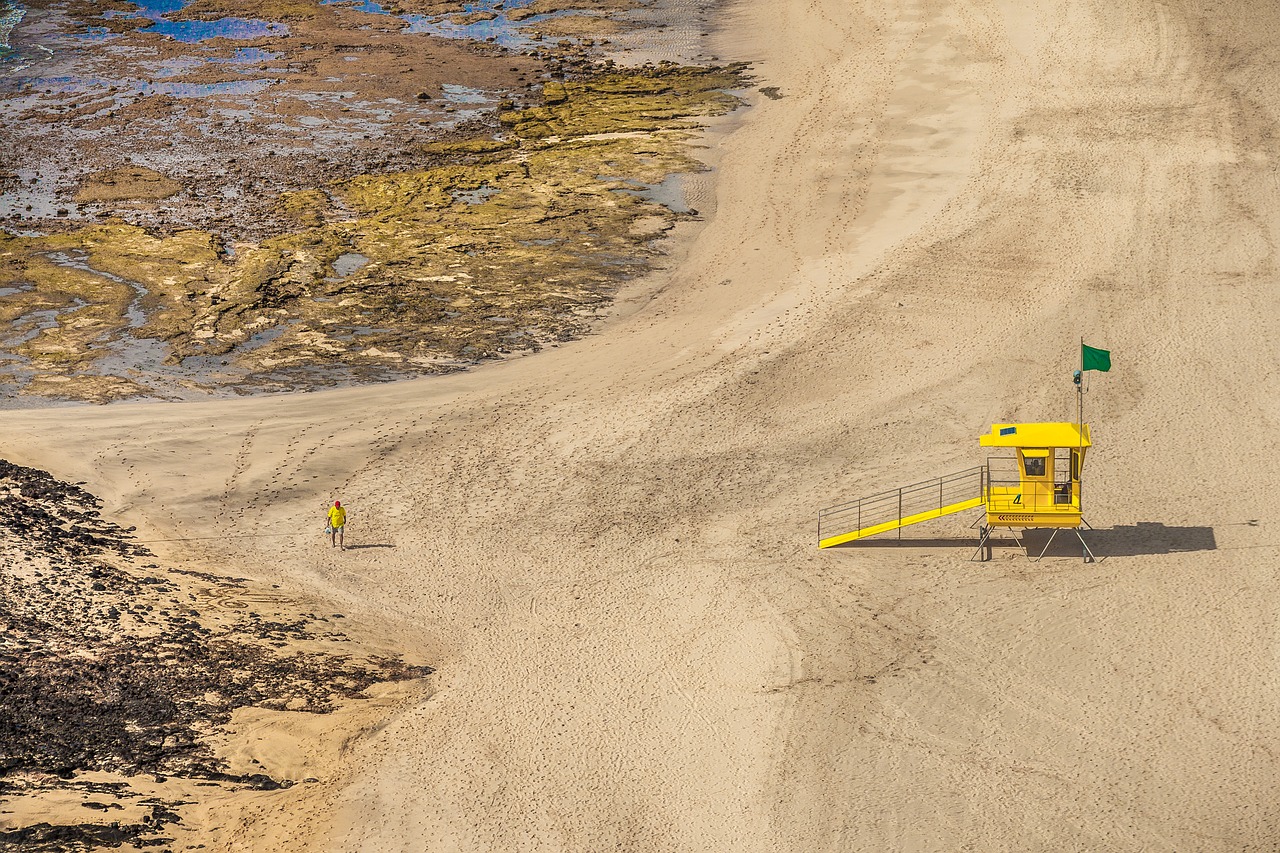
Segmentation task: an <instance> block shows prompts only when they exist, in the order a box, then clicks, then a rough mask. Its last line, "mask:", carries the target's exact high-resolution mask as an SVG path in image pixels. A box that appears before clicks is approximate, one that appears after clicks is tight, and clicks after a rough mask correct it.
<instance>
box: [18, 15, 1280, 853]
mask: <svg viewBox="0 0 1280 853" xmlns="http://www.w3.org/2000/svg"><path fill="white" fill-rule="evenodd" d="M1278 17H1280V11H1278V10H1277V9H1276V8H1275V6H1274V5H1273V4H1268V3H1262V2H1236V3H1227V4H1208V3H1176V4H1165V3H1154V2H1137V0H1135V2H1128V3H1121V4H1116V3H1104V2H1078V3H1065V2H1045V3H1036V4H1025V3H1013V2H994V1H992V2H983V0H970V2H956V3H944V2H927V0H917V1H916V2H878V3H872V2H868V3H864V4H848V3H843V2H836V0H807V2H794V1H793V0H786V2H777V0H771V2H764V0H740V2H737V3H735V4H733V5H731V6H730V7H729V8H728V9H727V10H726V12H725V14H724V19H723V21H722V27H723V29H722V31H721V32H720V34H719V35H718V37H717V38H718V44H717V49H718V52H719V53H720V55H721V56H724V57H733V58H744V59H751V60H754V61H756V62H757V65H756V73H757V75H758V78H759V85H761V86H774V87H777V89H778V94H780V95H781V97H780V98H777V99H773V98H765V97H759V96H753V100H754V99H755V98H756V97H758V101H756V102H755V103H754V104H753V106H752V108H751V109H750V110H749V111H747V112H746V113H745V114H743V115H742V116H740V117H739V119H738V123H737V124H736V125H735V126H734V127H733V128H731V129H730V130H729V131H727V132H726V133H724V134H722V135H720V136H717V137H715V138H714V139H713V142H714V146H715V148H714V150H713V151H712V152H711V156H713V157H714V159H715V160H716V161H717V163H718V166H719V173H718V180H717V184H716V187H715V192H716V199H715V210H716V212H715V216H714V218H713V219H712V220H711V221H710V222H709V223H707V224H706V225H705V227H704V228H703V230H702V231H701V232H700V233H698V234H697V236H696V238H695V239H694V240H693V241H692V242H691V243H690V244H689V245H688V246H687V247H685V248H684V249H682V250H681V252H682V254H681V255H680V256H679V258H678V263H676V264H675V265H674V267H673V268H672V269H671V270H669V271H668V272H666V273H663V274H662V275H661V276H660V277H659V278H657V279H654V280H650V281H648V282H645V283H643V284H640V285H637V286H636V290H635V292H634V293H632V294H628V295H627V296H628V299H627V300H624V301H625V302H626V304H627V305H628V310H627V311H626V312H624V316H621V317H619V318H618V319H616V320H615V321H613V322H611V323H610V324H609V325H608V326H607V327H606V328H605V329H604V330H603V331H602V332H601V333H600V334H599V335H597V336H595V337H592V338H589V339H587V340H584V341H580V342H577V343H574V344H571V345H566V346H564V347H561V348H559V349H555V350H552V351H548V352H545V353H543V354H540V355H537V356H534V357H530V358H525V359H518V360H514V361H511V362H508V363H505V364H501V365H497V366H492V367H485V368H483V369H480V370H476V371H473V372H471V373H469V374H466V375H458V376H451V377H444V378H438V379H431V380H425V381H420V382H409V383H404V384H396V385H387V386H382V387H375V388H362V389H348V390H341V391H331V392H323V393H315V394H304V395H296V396H289V397H279V398H270V399H251V400H242V401H234V402H217V403H204V404H182V405H119V406H111V407H108V408H84V409H74V410H57V411H28V412H20V413H6V415H5V428H4V430H3V442H2V446H0V455H3V456H5V457H7V458H9V459H12V460H14V461H16V462H20V463H22V464H26V465H37V466H40V467H44V468H47V469H49V470H51V471H53V472H54V473H55V474H57V475H58V476H60V477H63V478H64V479H69V480H86V481H90V482H92V483H93V484H94V486H95V489H96V490H97V491H98V492H99V493H100V494H102V495H103V496H104V497H105V498H106V500H107V502H108V506H107V509H108V510H111V511H113V512H114V513H115V514H116V516H117V517H118V518H122V519H123V520H125V521H126V522H127V523H130V524H136V525H138V527H139V530H140V535H141V537H142V538H144V539H147V540H163V539H180V538H184V537H195V538H197V541H187V542H169V543H159V544H155V545H153V546H152V547H153V548H155V549H163V551H164V553H165V555H166V556H167V557H169V558H171V559H175V560H186V561H190V562H192V563H204V564H210V565H216V566H220V567H234V569H235V571H236V572H238V573H241V574H252V575H254V576H257V577H260V578H262V579H264V580H269V581H271V582H274V583H279V584H281V585H282V586H283V587H285V588H287V589H297V590H306V591H307V593H308V594H311V595H319V596H324V597H327V598H330V599H332V600H334V601H335V602H340V604H341V607H342V608H343V609H344V612H345V613H346V614H348V617H349V622H351V623H360V624H362V625H363V626H365V630H367V631H369V632H373V633H379V634H380V635H382V636H385V637H387V638H390V639H391V640H392V641H394V642H395V643H397V644H398V645H400V646H401V647H403V648H406V649H411V650H413V652H414V654H415V655H417V656H422V657H424V658H426V659H428V660H430V661H431V662H432V664H433V665H434V666H436V667H437V674H436V675H435V676H434V677H433V678H434V682H435V683H434V693H433V695H432V696H431V697H430V698H427V699H424V700H417V701H410V702H404V703H402V704H401V705H399V706H398V710H397V711H396V712H395V713H394V714H393V715H392V716H391V717H390V718H389V719H386V720H384V721H382V722H381V723H379V724H377V725H370V724H369V723H368V722H367V721H362V722H361V723H360V724H359V725H358V726H357V725H356V724H355V723H353V724H352V727H351V729H350V731H349V732H348V733H347V734H348V735H349V736H350V739H349V740H347V741H346V742H345V743H344V744H343V745H342V747H341V748H340V749H334V748H329V747H325V748H323V749H321V748H316V747H314V745H313V746H312V747H310V748H311V749H314V754H312V755H310V757H309V758H308V759H307V760H308V761H309V762H310V764H308V765H307V767H308V768H309V772H311V773H312V774H313V775H314V776H316V777H318V778H319V779H320V783H319V784H316V785H309V786H298V787H295V788H293V789H290V790H289V791H285V792H273V793H272V794H271V795H269V796H267V795H263V796H262V797H260V798H258V799H254V800H249V801H245V802H237V803H227V804H225V809H226V810H224V811H223V812H222V813H221V814H213V815H212V816H210V818H209V820H210V826H209V829H208V838H209V839H210V843H211V847H218V848H220V849H227V850H233V849H234V850H249V849H255V850H279V849H297V850H302V849H305V850H343V851H349V850H351V851H354V850H367V851H396V850H404V851H414V850H535V849H536V850H605V849H626V850H706V851H723V850H779V851H781V850H794V851H815V850H940V851H941V850H959V849H974V850H1062V849H1110V850H1139V849H1147V850H1190V849H1195V850H1239V849H1259V848H1270V847H1272V846H1274V844H1275V843H1276V838H1277V837H1278V834H1280V826H1277V823H1278V819H1280V818H1278V815H1277V810H1276V807H1275V805H1274V802H1275V798H1274V795H1273V793H1272V792H1273V790H1274V788H1275V786H1276V783H1277V781H1280V780H1278V779H1277V775H1278V774H1277V763H1276V759H1275V756H1276V754H1277V751H1280V740H1278V739H1277V735H1276V733H1275V727H1274V725H1272V722H1273V717H1274V714H1273V709H1274V707H1275V705H1276V702H1277V700H1278V699H1280V696H1278V695H1277V685H1276V679H1275V677H1274V670H1275V669H1276V664H1277V661H1276V655H1277V652H1276V650H1277V648H1278V646H1277V639H1278V638H1277V625H1276V616H1275V611H1276V607H1275V604H1276V592H1275V590H1274V586H1275V580H1276V555H1277V549H1280V533H1278V532H1277V530H1278V529H1280V519H1278V518H1277V517H1276V514H1275V512H1274V510H1273V508H1272V504H1271V502H1269V501H1268V500H1267V494H1268V490H1269V488H1270V487H1271V486H1272V485H1273V484H1274V483H1276V482H1280V460H1278V459H1277V456H1276V454H1275V453H1274V452H1273V448H1274V447H1275V446H1276V443H1277V442H1276V439H1277V426H1278V421H1280V403H1278V401H1280V396H1278V395H1277V393H1276V390H1275V381H1276V378H1277V377H1276V368H1275V365H1276V364H1277V362H1278V356H1280V333H1278V332H1277V331H1276V325H1275V323H1274V317H1275V316H1276V314H1277V307H1280V306H1277V299H1278V297H1277V293H1280V290H1278V289H1277V286H1276V275H1277V273H1276V269H1275V259H1274V247H1275V245H1276V244H1277V240H1278V238H1280V235H1277V233H1276V230H1277V223H1280V215H1278V214H1280V210H1278V209H1277V208H1278V207H1280V202H1278V201H1277V192H1276V189H1277V188H1276V182H1275V177H1274V176H1275V163H1276V161H1277V157H1278V156H1280V143H1278V142H1277V138H1278V137H1277V134H1276V133H1275V130H1276V122H1277V116H1278V115H1280V96H1277V94H1276V91H1277V90H1276V87H1275V86H1274V85H1273V83H1274V68H1275V60H1276V59H1277V58H1280V57H1278V56H1277V54H1278V52H1280V47H1277V45H1278V44H1280V39H1278V38H1277V36H1278V35H1280V26H1278ZM1081 335H1084V336H1085V337H1086V338H1087V339H1088V341H1089V342H1090V343H1091V344H1093V345H1095V346H1103V347H1106V348H1108V349H1111V351H1112V354H1113V361H1114V369H1113V371H1112V372H1111V373H1109V374H1106V375H1105V376H1103V375H1091V378H1090V391H1089V395H1088V412H1087V414H1088V419H1089V420H1091V421H1092V422H1093V424H1094V437H1095V441H1096V449H1095V451H1094V453H1093V455H1092V456H1091V457H1090V460H1089V464H1088V467H1087V469H1086V483H1087V488H1088V490H1089V491H1088V497H1087V501H1088V504H1087V506H1088V508H1087V513H1086V515H1087V517H1088V518H1089V520H1090V521H1091V522H1092V523H1093V525H1094V526H1095V527H1097V528H1100V532H1099V534H1098V538H1097V544H1098V550H1100V551H1101V552H1103V553H1110V555H1111V556H1110V557H1109V558H1108V559H1106V560H1105V561H1104V562H1101V563H1099V564H1088V565H1086V564H1083V563H1081V562H1080V561H1079V560H1078V559H1077V558H1074V557H1070V556H1065V557H1055V558H1050V559H1046V560H1045V561H1043V562H1039V563H1032V562H1029V561H1028V560H1026V559H1025V558H1024V557H1022V556H1021V555H1020V553H1019V552H1015V551H1014V550H1013V549H1010V548H1004V549H997V559H996V560H995V561H993V562H991V563H973V562H969V561H968V558H969V555H970V553H971V549H970V548H968V547H966V544H965V542H963V541H957V542H956V543H954V544H947V543H945V542H944V543H942V544H938V543H936V542H934V543H932V544H925V545H915V546H912V545H911V544H910V543H907V546H906V547H901V548H897V547H893V548H884V547H864V548H845V549H835V550H834V551H824V552H819V551H817V550H816V548H815V541H814V538H815V537H814V527H813V521H812V519H813V516H814V513H815V511H816V509H817V508H818V507H819V506H822V505H825V504H827V503H834V502H836V501H838V500H840V499H843V498H849V497H856V496H857V495H859V494H861V493H866V492H872V491H876V490H879V489H882V488H888V487H893V486H897V485H901V484H905V483H909V482H915V481H917V480H921V479H925V478H927V477H930V476H936V475H938V474H942V473H946V472H947V471H949V470H952V469H958V468H962V467H965V466H968V465H971V464H977V463H978V462H979V461H981V459H982V455H981V453H980V452H979V448H978V445H977V436H978V435H979V434H980V433H982V432H984V431H986V430H987V429H988V428H989V425H990V423H992V422H995V421H1003V420H1057V419H1067V418H1069V417H1071V414H1072V413H1073V412H1074V395H1073V391H1072V386H1071V383H1070V370H1071V368H1072V365H1073V361H1074V359H1075V353H1076V349H1075V347H1076V346H1077V345H1078V342H1079V338H1080V336H1081ZM334 497H338V498H340V499H342V500H343V502H344V503H345V504H347V505H349V507H350V510H351V521H350V528H349V533H348V536H349V542H350V543H352V544H356V545H363V546H379V547H363V548H358V549H353V550H349V551H347V552H345V553H341V552H334V551H332V550H331V549H329V548H328V546H327V544H325V543H323V542H322V541H321V537H320V535H319V532H318V529H317V524H318V519H320V517H321V516H320V512H321V509H322V507H323V506H324V504H325V503H327V502H329V501H331V500H332V499H333V498H334ZM222 533H228V534H230V533H234V534H235V535H236V536H237V537H239V538H227V539H224V540H218V539H205V538H199V537H209V536H216V535H219V534H222ZM911 535H912V536H915V535H918V536H920V537H923V538H924V539H928V540H936V539H947V538H949V537H960V536H964V535H968V532H967V531H966V530H965V526H964V523H963V522H958V521H952V522H946V521H942V522H937V523H933V524H932V525H931V526H928V527H924V528H921V529H920V533H919V534H915V533H914V531H912V534H911ZM301 741H303V742H305V741H306V738H301ZM330 746H331V745H330ZM259 748H260V749H266V747H259ZM280 760H284V759H283V758H281V759H280ZM215 825H216V826H217V827H218V828H217V829H216V830H215V829H213V827H214V826H215Z"/></svg>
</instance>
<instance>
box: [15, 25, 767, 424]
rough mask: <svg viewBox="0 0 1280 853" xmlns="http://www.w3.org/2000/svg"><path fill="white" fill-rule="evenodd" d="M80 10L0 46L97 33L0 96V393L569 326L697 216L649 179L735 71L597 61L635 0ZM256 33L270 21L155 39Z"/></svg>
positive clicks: (102, 385)
mask: <svg viewBox="0 0 1280 853" xmlns="http://www.w3.org/2000/svg"><path fill="white" fill-rule="evenodd" d="M84 5H85V4H76V3H68V4H64V5H62V6H59V7H54V9H53V11H46V12H45V13H43V16H42V17H41V18H40V21H39V22H35V23H33V22H32V21H31V20H30V19H28V21H27V22H26V24H25V25H24V27H20V28H19V29H18V30H17V31H16V33H15V38H18V37H21V36H23V34H24V32H26V30H27V29H28V28H34V29H40V28H43V29H44V30H47V31H48V32H45V33H44V38H45V41H46V42H48V43H54V44H63V43H68V42H69V40H72V39H73V37H74V36H75V35H76V33H78V32H79V31H80V30H82V29H83V28H84V27H86V26H89V27H90V31H91V32H93V33H95V35H94V37H95V38H100V39H102V43H101V44H99V45H93V44H89V45H88V46H85V45H80V46H78V47H74V48H71V47H68V48H65V49H62V50H60V51H55V53H54V55H53V56H52V57H50V58H47V59H45V60H41V61H39V62H35V63H34V64H33V65H32V66H31V67H29V68H26V69H24V70H22V71H19V72H17V73H15V74H13V75H11V76H10V77H8V78H7V79H6V81H5V83H4V85H3V86H0V114H3V115H5V116H6V117H9V118H12V119H14V120H12V121H6V122H5V123H4V129H3V130H2V131H0V151H4V152H6V153H5V154H2V155H0V175H3V176H4V178H3V180H4V184H3V186H0V261H2V264H0V319H2V320H3V321H4V326H5V331H4V332H3V333H2V334H0V356H2V357H0V391H10V392H12V394H14V395H18V396H25V397H32V396H35V397H42V398H46V399H62V400H78V401H92V402H109V401H112V400H118V399H126V398H160V399H180V398H192V397H201V396H208V395H210V394H225V393H250V392H261V391H279V390H296V389H308V388H315V387H321V386H325V385H333V384H338V383H345V382H361V381H371V380H378V379H390V378H401V377H407V376H415V375H422V374H429V373H440V372H450V371H454V370H459V369H463V368H465V367H467V366H469V365H472V364H476V363H478V362H481V361H484V360H488V359H495V358H504V357H507V356H510V355H511V354H514V353H521V352H533V351H537V350H538V349H539V348H541V347H544V346H547V345H557V344H559V343H560V342H563V341H566V340H571V339H573V338H576V337H580V336H581V335H583V334H585V333H587V331H588V330H589V329H590V327H591V323H592V322H593V321H594V320H595V318H596V317H597V316H598V314H599V312H600V311H601V310H603V309H605V308H607V307H608V305H609V304H610V301H611V298H612V295H613V293H614V292H615V291H616V289H617V288H618V287H619V285H620V284H621V283H623V282H625V281H627V280H629V279H631V278H634V277H636V276H637V275H640V274H642V273H643V272H645V271H646V270H648V269H649V268H650V265H651V264H652V263H653V261H654V259H655V258H656V257H657V256H659V255H660V254H661V253H662V251H663V247H662V242H661V239H662V237H663V235H664V234H666V233H667V232H668V231H669V229H670V228H671V227H672V226H673V224H674V223H676V222H678V221H680V220H681V219H689V218H693V217H696V211H687V210H683V209H673V208H672V206H671V205H670V204H667V203H664V199H663V197H662V187H663V186H664V182H665V181H667V179H668V177H669V176H670V175H672V174H673V173H681V172H689V171H696V170H699V169H702V168H705V167H703V166H702V165H701V164H700V163H699V162H698V161H697V160H696V159H694V158H693V156H692V146H693V144H694V143H695V142H696V138H697V133H698V129H699V127H700V125H701V124H702V123H704V122H706V121H707V120H709V119H710V118H711V117H713V116H716V115H720V114H723V113H725V112H728V111H731V110H733V109H735V108H736V107H737V106H738V105H739V101H738V100H737V99H736V98H735V97H733V96H732V94H730V92H731V90H733V89H734V88H736V87H740V86H742V85H743V83H744V80H745V68H743V67H741V66H732V67H721V66H716V65H714V64H707V65H704V66H680V65H675V64H671V63H667V64H659V65H643V66H640V67H635V68H628V67H623V66H620V65H616V64H614V62H613V61H612V60H611V59H604V58H602V57H603V52H604V51H605V49H606V47H607V46H606V45H605V44H604V42H606V41H607V38H606V35H607V33H608V32H610V31H612V30H613V29H615V28H616V27H617V22H616V20H615V18H617V17H618V16H619V14H620V13H622V12H625V11H626V10H628V9H634V8H636V7H642V6H643V5H644V4H643V3H640V2H620V0H607V2H604V0H588V2H576V3H561V2H546V1H545V0H536V2H533V3H527V2H524V3H521V2H513V3H507V4H498V5H497V6H495V9H494V10H492V11H490V12H487V13H485V14H480V13H473V14H471V15H470V16H462V17H459V14H460V11H459V10H458V9H455V8H453V5H452V4H448V3H435V4H426V5H425V6H422V7H421V8H418V9H408V8H400V7H397V8H396V9H395V10H387V9H383V8H382V7H377V6H372V5H370V4H363V5H361V4H351V3H346V4H321V3H319V2H318V0H311V2H307V0H289V2H278V3H272V4H266V5H259V4H248V3H247V2H241V0H218V2H200V3H194V4H191V5H188V6H186V7H185V8H184V9H182V10H180V11H179V12H176V13H168V14H166V15H165V16H163V18H160V17H152V18H139V17H123V16H122V15H123V10H126V9H129V8H133V7H134V6H135V5H137V4H130V3H117V4H116V5H117V6H119V7H120V9H114V7H112V9H103V8H98V6H99V5H100V4H94V8H93V9H92V11H91V12H90V11H86V10H85V9H82V8H81V6H84ZM401 6H406V4H401ZM367 9H376V10H378V11H376V12H375V11H366V10H367ZM392 11H394V12H396V13H397V14H398V15H399V16H397V14H392ZM109 12H114V13H113V14H108V13H109ZM606 13H608V14H606ZM611 16H612V17H611ZM258 19H261V20H266V21H268V22H277V23H278V24H279V28H278V29H273V30H269V31H267V32H265V33H258V34H256V35H253V37H251V38H238V39H237V38H230V37H228V36H224V35H219V36H217V37H214V38H209V39H205V40H197V41H190V42H184V41H180V40H178V39H177V38H175V37H173V36H172V35H163V34H159V33H157V32H155V31H154V30H155V29H156V28H157V27H158V26H159V24H158V23H157V21H159V22H161V23H163V24H165V25H166V26H169V27H178V26H180V25H183V24H189V23H191V22H205V23H208V24H209V25H211V26H213V25H218V24H219V22H223V23H224V24H225V22H228V21H246V20H258ZM570 22H576V23H570ZM36 23H39V26H38V27H37V26H36ZM499 24H500V25H501V26H499ZM486 25H488V26H490V27H491V29H490V30H484V29H478V30H476V31H475V35H477V36H478V35H480V34H482V33H484V32H495V33H499V35H493V36H489V37H487V39H485V40H477V39H467V38H446V37H443V36H442V35H440V32H443V31H445V30H447V29H448V27H454V28H455V30H456V31H457V32H461V33H463V34H465V33H466V32H469V31H468V30H467V29H466V28H467V27H484V26H486ZM431 27H435V31H432V30H431V29H430V28H431ZM555 27H560V28H562V29H564V28H566V27H567V28H569V29H576V30H577V32H575V33H573V34H572V37H569V34H567V33H561V35H564V36H565V37H564V38H559V39H558V40H556V41H555V42H554V43H553V42H552V41H550V40H549V36H548V35H547V32H549V31H551V30H552V29H554V28H555ZM421 28H425V30H424V29H421ZM42 31H43V30H42ZM256 32H257V31H252V30H251V33H256ZM26 37H27V38H28V39H31V38H33V35H32V34H31V33H28V34H27V36H26ZM504 40H508V41H509V42H510V43H511V44H512V45H513V46H512V47H503V46H502V45H501V42H502V41H504ZM24 75H25V76H24ZM55 75H56V76H55ZM54 79H56V80H57V81H59V82H58V83H57V84H56V85H55V84H53V83H51V82H50V81H51V80H54ZM677 207H678V206H677Z"/></svg>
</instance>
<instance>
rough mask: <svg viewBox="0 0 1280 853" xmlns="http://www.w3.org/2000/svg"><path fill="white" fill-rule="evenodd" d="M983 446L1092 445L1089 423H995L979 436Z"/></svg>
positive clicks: (979, 441)
mask: <svg viewBox="0 0 1280 853" xmlns="http://www.w3.org/2000/svg"><path fill="white" fill-rule="evenodd" d="M978 443H979V444H980V445H982V446H983V447H1092V446H1093V442H1092V441H1091V440H1090V439H1089V425H1088V424H1085V425H1084V428H1083V434H1082V431H1081V426H1080V424H993V425H992V426H991V434H990V435H982V436H979V437H978Z"/></svg>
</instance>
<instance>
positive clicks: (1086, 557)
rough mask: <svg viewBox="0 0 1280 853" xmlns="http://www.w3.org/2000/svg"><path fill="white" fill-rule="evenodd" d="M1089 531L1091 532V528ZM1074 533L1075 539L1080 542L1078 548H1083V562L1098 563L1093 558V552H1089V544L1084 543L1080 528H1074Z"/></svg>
mask: <svg viewBox="0 0 1280 853" xmlns="http://www.w3.org/2000/svg"><path fill="white" fill-rule="evenodd" d="M1089 529H1090V530H1092V529H1093V528H1092V527H1091V528H1089ZM1075 531H1076V537H1077V538H1078V539H1079V540H1080V547H1082V548H1084V561H1085V562H1086V563H1096V562H1098V560H1097V558H1096V557H1094V556H1093V552H1092V551H1090V550H1089V543H1088V542H1086V541H1084V534H1082V533H1081V532H1080V528H1079V527H1077V528H1075Z"/></svg>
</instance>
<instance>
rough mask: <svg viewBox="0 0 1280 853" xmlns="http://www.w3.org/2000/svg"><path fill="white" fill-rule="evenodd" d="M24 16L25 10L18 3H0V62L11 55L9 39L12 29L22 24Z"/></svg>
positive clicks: (12, 51) (11, 48) (11, 49)
mask: <svg viewBox="0 0 1280 853" xmlns="http://www.w3.org/2000/svg"><path fill="white" fill-rule="evenodd" d="M26 14H27V10H26V9H25V8H24V7H23V6H22V4H20V3H7V2H0V60H3V59H6V58H7V57H9V56H12V55H13V53H14V50H13V47H12V45H10V44H9V37H10V36H11V35H12V34H13V30H14V28H15V27H17V26H18V24H20V23H22V19H23V18H24V17H26Z"/></svg>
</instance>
